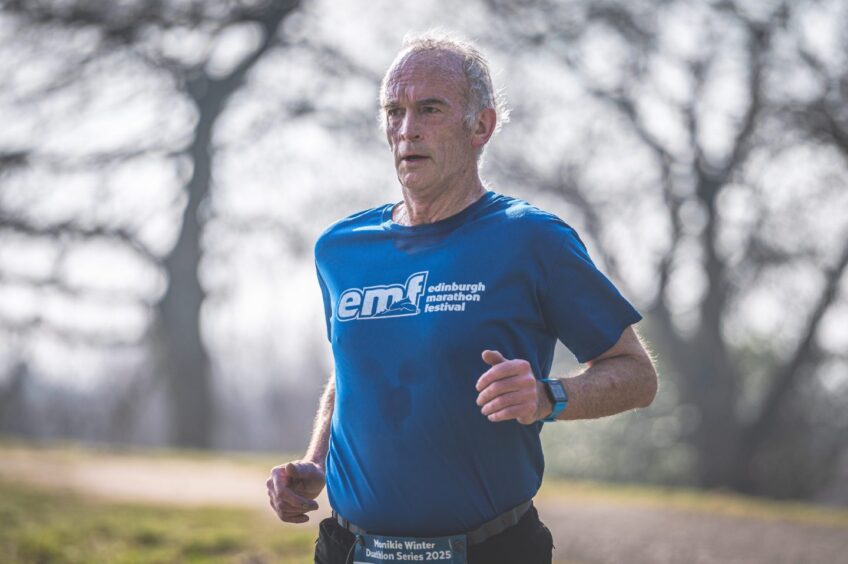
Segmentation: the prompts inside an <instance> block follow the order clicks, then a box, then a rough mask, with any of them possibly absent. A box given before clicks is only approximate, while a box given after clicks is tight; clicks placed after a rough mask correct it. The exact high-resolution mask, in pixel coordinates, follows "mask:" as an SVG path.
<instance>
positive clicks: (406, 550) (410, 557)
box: [353, 535, 467, 564]
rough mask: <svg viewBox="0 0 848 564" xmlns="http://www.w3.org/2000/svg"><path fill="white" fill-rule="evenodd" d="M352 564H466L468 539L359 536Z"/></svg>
mask: <svg viewBox="0 0 848 564" xmlns="http://www.w3.org/2000/svg"><path fill="white" fill-rule="evenodd" d="M355 546H356V548H355V549H354V553H353V564H384V563H385V562H438V563H440V564H466V561H467V559H466V551H467V542H466V539H465V535H455V536H452V537H434V538H418V537H383V536H379V535H357V540H356V545H355Z"/></svg>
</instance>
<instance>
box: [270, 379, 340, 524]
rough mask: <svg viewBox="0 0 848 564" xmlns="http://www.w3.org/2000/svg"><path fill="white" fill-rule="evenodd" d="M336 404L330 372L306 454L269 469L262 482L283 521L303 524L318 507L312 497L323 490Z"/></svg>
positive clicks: (334, 386) (272, 504)
mask: <svg viewBox="0 0 848 564" xmlns="http://www.w3.org/2000/svg"><path fill="white" fill-rule="evenodd" d="M335 405H336V378H335V374H332V373H331V374H330V379H329V380H328V381H327V385H326V386H325V387H324V393H323V394H322V396H321V402H320V404H319V406H318V413H317V414H316V415H315V423H314V425H313V427H312V438H311V439H310V441H309V447H307V449H306V454H305V455H304V456H303V458H302V459H300V460H295V461H293V462H288V463H286V464H281V465H279V466H275V467H274V468H272V469H271V477H269V478H268V480H267V481H266V482H265V485H266V486H267V488H268V498H269V500H270V502H271V507H272V508H273V509H274V511H275V512H276V513H277V516H278V517H279V518H280V519H281V520H283V521H286V522H288V523H305V522H306V521H309V516H308V515H306V513H307V512H309V511H315V510H316V509H318V503H317V502H315V498H316V497H318V494H320V493H321V490H323V489H324V484H325V480H324V474H325V468H324V464H325V461H326V459H327V451H328V449H329V447H330V425H331V422H332V420H333V409H334V408H335Z"/></svg>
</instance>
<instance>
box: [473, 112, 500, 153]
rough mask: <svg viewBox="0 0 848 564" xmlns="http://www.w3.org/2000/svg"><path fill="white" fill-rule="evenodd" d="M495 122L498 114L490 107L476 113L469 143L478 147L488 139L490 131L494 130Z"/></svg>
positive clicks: (490, 134)
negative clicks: (475, 120)
mask: <svg viewBox="0 0 848 564" xmlns="http://www.w3.org/2000/svg"><path fill="white" fill-rule="evenodd" d="M497 122H498V116H497V114H495V110H493V109H492V108H486V109H484V110H481V111H480V112H479V113H478V114H477V122H476V123H475V124H474V129H473V131H472V134H471V135H472V138H471V144H472V145H474V148H475V149H479V148H480V147H482V146H483V145H485V144H486V143H487V142H488V141H489V138H490V137H491V136H492V133H494V132H495V125H496V124H497Z"/></svg>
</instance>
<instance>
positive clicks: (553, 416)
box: [541, 378, 568, 423]
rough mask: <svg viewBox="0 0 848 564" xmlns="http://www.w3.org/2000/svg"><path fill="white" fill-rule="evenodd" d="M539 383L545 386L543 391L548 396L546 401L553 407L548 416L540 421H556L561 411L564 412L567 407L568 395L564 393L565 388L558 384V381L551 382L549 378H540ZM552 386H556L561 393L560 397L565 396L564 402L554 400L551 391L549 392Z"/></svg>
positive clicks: (560, 383)
mask: <svg viewBox="0 0 848 564" xmlns="http://www.w3.org/2000/svg"><path fill="white" fill-rule="evenodd" d="M541 382H542V384H544V385H545V391H546V392H547V394H548V399H549V400H551V404H552V405H553V409H552V410H551V413H550V415H548V416H547V417H543V418H542V419H541V421H546V422H549V423H550V422H553V421H556V420H557V416H558V415H559V414H560V413H562V412H563V411H565V408H566V406H568V394H567V393H566V391H565V386H563V385H562V382H560V381H559V380H553V379H551V378H542V379H541ZM553 386H557V387H558V388H559V389H560V391H562V395H563V396H565V399H564V400H559V401H557V400H556V399H555V395H554V393H553V390H551V388H552V387H553Z"/></svg>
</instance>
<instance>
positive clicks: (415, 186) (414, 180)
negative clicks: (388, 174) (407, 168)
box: [398, 173, 427, 191]
mask: <svg viewBox="0 0 848 564" xmlns="http://www.w3.org/2000/svg"><path fill="white" fill-rule="evenodd" d="M398 180H399V181H400V183H401V186H403V187H404V188H406V189H407V190H412V191H416V190H420V189H422V188H425V187H426V186H427V181H426V178H425V177H424V175H422V174H417V173H412V174H410V173H399V174H398Z"/></svg>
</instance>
